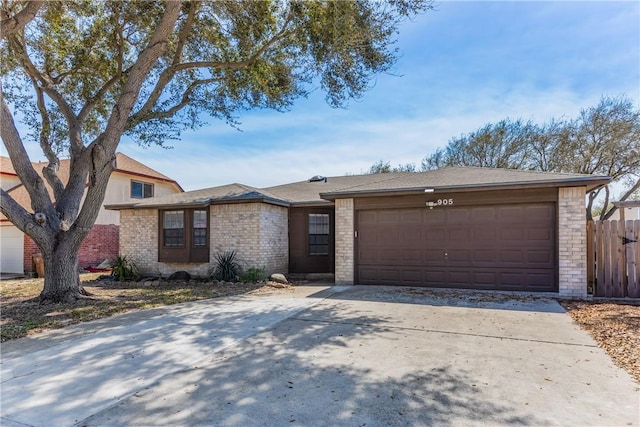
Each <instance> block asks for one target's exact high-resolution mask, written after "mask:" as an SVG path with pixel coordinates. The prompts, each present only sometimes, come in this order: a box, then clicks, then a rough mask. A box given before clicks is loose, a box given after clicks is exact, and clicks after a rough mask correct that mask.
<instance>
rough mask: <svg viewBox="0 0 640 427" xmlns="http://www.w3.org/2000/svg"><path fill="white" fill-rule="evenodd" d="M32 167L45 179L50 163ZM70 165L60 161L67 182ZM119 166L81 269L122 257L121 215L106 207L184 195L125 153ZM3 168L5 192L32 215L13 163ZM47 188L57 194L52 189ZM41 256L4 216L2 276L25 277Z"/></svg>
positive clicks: (0, 159) (0, 177)
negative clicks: (120, 242) (105, 207)
mask: <svg viewBox="0 0 640 427" xmlns="http://www.w3.org/2000/svg"><path fill="white" fill-rule="evenodd" d="M32 164H33V167H34V169H35V170H36V172H37V173H38V174H39V175H40V176H42V169H43V168H44V167H45V166H47V164H48V163H44V162H41V163H38V162H34V163H32ZM69 164H70V162H69V159H63V160H61V161H60V167H59V169H58V176H59V177H60V179H61V180H62V181H63V182H67V180H68V179H69ZM116 165H117V166H116V169H115V170H114V171H113V173H112V174H111V177H110V178H109V183H108V184H107V191H106V194H105V199H104V202H103V207H102V208H101V209H100V212H99V213H98V218H97V219H96V222H95V224H94V226H93V227H92V228H91V231H90V232H89V234H88V235H87V237H86V238H85V239H84V241H83V243H82V246H81V247H80V252H79V254H78V255H79V262H80V266H81V267H88V266H95V265H97V264H99V263H101V262H102V261H104V260H105V259H112V258H115V257H116V256H118V250H119V229H120V215H119V213H118V212H116V211H111V210H106V209H104V204H113V203H124V202H131V201H135V200H143V199H145V198H148V197H154V196H156V197H157V196H165V195H168V194H174V193H179V192H182V191H184V190H183V189H182V187H180V185H179V184H178V183H177V182H176V181H175V180H173V179H171V178H169V177H168V176H166V175H164V174H161V173H160V172H158V171H156V170H154V169H152V168H150V167H148V166H146V165H144V164H142V163H140V162H138V161H137V160H134V159H132V158H131V157H129V156H127V155H125V154H123V153H116ZM0 167H1V169H0V183H1V184H2V189H3V190H5V191H7V192H8V193H9V195H10V196H11V197H13V198H14V200H16V201H17V202H18V203H19V204H20V205H21V206H22V207H24V208H25V209H26V210H27V211H29V212H31V211H32V210H31V197H30V196H29V193H28V192H27V190H26V189H25V188H24V186H23V185H22V182H21V181H20V178H18V175H17V174H16V172H15V170H14V169H13V165H12V164H11V160H10V159H9V158H8V157H4V156H0ZM47 188H48V189H49V193H50V194H53V191H52V190H51V188H49V187H48V185H47ZM38 252H40V249H39V248H38V247H37V246H36V244H35V242H34V241H33V240H31V238H30V237H29V236H27V235H26V234H24V233H22V231H20V230H19V229H18V228H17V227H16V226H14V225H13V224H12V223H11V222H10V221H9V220H8V219H7V218H5V217H4V216H3V215H0V272H2V273H12V274H23V273H24V272H27V273H29V272H32V271H34V265H33V260H32V257H33V255H34V254H36V253H38Z"/></svg>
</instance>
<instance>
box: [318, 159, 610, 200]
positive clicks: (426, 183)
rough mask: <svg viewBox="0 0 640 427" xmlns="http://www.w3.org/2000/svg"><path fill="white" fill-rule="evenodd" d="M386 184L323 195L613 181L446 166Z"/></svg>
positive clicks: (396, 175) (395, 178) (395, 176)
mask: <svg viewBox="0 0 640 427" xmlns="http://www.w3.org/2000/svg"><path fill="white" fill-rule="evenodd" d="M385 175H391V176H390V179H388V180H386V181H377V182H376V181H371V182H368V183H364V184H360V185H353V186H351V187H349V188H344V189H341V190H334V191H330V192H324V193H321V196H322V197H326V198H328V199H334V198H336V197H337V196H344V195H347V194H348V195H363V194H370V193H383V192H390V193H397V192H407V191H409V192H410V191H424V189H425V188H433V189H434V190H438V189H440V190H445V189H446V190H461V189H465V190H466V189H483V188H484V189H498V188H507V187H522V186H528V187H541V186H564V187H567V186H578V185H585V186H587V187H590V186H592V187H597V186H599V185H602V184H606V183H607V182H609V181H610V178H609V177H606V176H595V175H584V174H570V173H553V172H539V171H523V170H516V169H494V168H479V167H445V168H442V169H436V170H432V171H427V172H421V173H392V174H385Z"/></svg>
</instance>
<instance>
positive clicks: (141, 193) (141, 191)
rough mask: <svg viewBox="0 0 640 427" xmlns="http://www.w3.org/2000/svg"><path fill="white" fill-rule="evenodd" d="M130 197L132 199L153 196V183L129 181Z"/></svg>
mask: <svg viewBox="0 0 640 427" xmlns="http://www.w3.org/2000/svg"><path fill="white" fill-rule="evenodd" d="M131 197H132V198H134V199H147V198H149V197H153V184H150V183H148V182H140V181H131Z"/></svg>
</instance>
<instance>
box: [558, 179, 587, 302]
mask: <svg viewBox="0 0 640 427" xmlns="http://www.w3.org/2000/svg"><path fill="white" fill-rule="evenodd" d="M585 191H586V188H585V187H569V188H560V189H559V190H558V258H559V264H558V268H559V272H558V273H559V274H558V276H559V277H558V281H559V289H558V292H559V294H560V295H561V296H566V297H585V296H586V295H587V267H586V265H587V239H586V217H585Z"/></svg>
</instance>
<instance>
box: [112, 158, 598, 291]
mask: <svg viewBox="0 0 640 427" xmlns="http://www.w3.org/2000/svg"><path fill="white" fill-rule="evenodd" d="M609 180H610V179H609V177H605V176H592V175H579V174H561V173H543V172H533V171H519V170H505V169H488V168H472V167H447V168H443V169H438V170H433V171H428V172H422V173H386V174H369V175H356V176H337V177H328V178H325V177H322V176H315V177H313V178H311V179H309V180H307V181H302V182H295V183H291V184H285V185H279V186H275V187H269V188H262V189H258V188H253V187H249V186H246V185H242V184H230V185H225V186H221V187H213V188H207V189H203V190H197V191H189V192H185V193H180V194H173V195H169V196H165V197H156V198H150V199H145V200H139V201H136V202H133V203H127V204H118V205H110V206H107V208H108V209H114V210H119V211H120V227H121V228H120V253H121V254H126V255H129V256H131V257H132V258H133V259H134V260H135V262H136V263H137V264H138V267H140V268H141V270H142V271H144V272H146V273H149V274H154V275H157V274H163V275H166V274H170V273H171V272H174V271H177V270H186V271H189V272H190V273H192V274H196V275H206V274H207V273H208V271H209V269H210V268H211V266H212V265H213V263H214V259H215V258H214V257H215V254H216V253H220V252H224V251H229V250H235V251H236V252H237V254H238V256H239V258H240V259H241V260H242V261H243V262H244V265H245V267H257V268H265V269H266V270H267V272H270V273H271V272H282V273H287V272H288V273H334V274H335V281H336V283H340V284H363V285H368V284H376V285H406V286H429V287H447V288H471V289H493V290H519V291H541V292H557V293H559V294H561V295H566V296H583V295H586V292H587V284H586V236H585V227H586V219H585V218H586V216H585V194H586V192H588V191H590V190H592V189H593V188H596V187H598V186H601V185H605V184H606V183H608V182H609Z"/></svg>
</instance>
